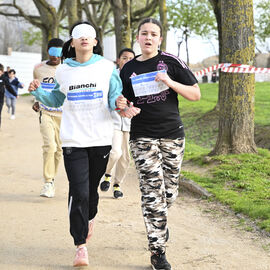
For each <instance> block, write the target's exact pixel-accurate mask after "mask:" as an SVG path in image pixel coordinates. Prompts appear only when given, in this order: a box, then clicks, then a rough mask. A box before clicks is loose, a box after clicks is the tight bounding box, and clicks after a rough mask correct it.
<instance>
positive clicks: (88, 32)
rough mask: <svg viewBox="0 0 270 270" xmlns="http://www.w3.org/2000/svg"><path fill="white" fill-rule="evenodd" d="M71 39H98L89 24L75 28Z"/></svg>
mask: <svg viewBox="0 0 270 270" xmlns="http://www.w3.org/2000/svg"><path fill="white" fill-rule="evenodd" d="M71 37H72V38H76V39H79V38H81V37H91V38H96V30H95V29H94V27H93V26H91V25H89V24H85V23H83V24H79V25H77V26H75V27H74V28H73V30H72V33H71Z"/></svg>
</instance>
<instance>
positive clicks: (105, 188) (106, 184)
mask: <svg viewBox="0 0 270 270" xmlns="http://www.w3.org/2000/svg"><path fill="white" fill-rule="evenodd" d="M110 181H111V177H110V176H105V178H104V181H103V182H101V184H100V189H101V190H102V191H108V190H109V188H110V184H111V183H110Z"/></svg>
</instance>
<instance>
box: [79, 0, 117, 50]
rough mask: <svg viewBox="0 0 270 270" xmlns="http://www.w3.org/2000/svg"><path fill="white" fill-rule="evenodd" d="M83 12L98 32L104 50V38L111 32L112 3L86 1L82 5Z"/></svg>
mask: <svg viewBox="0 0 270 270" xmlns="http://www.w3.org/2000/svg"><path fill="white" fill-rule="evenodd" d="M82 7H83V11H84V12H85V14H86V17H87V20H88V21H89V22H91V23H92V24H93V25H94V27H95V28H96V30H97V35H98V37H99V42H100V45H101V47H102V48H103V37H104V35H105V34H106V33H108V32H110V30H108V27H109V25H110V20H109V19H110V17H109V16H110V15H111V12H112V9H111V5H110V1H109V0H105V1H84V3H83V4H82Z"/></svg>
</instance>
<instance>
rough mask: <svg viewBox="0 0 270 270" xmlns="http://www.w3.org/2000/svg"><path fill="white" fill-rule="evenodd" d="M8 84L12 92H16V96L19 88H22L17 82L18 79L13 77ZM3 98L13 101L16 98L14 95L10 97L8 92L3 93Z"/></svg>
mask: <svg viewBox="0 0 270 270" xmlns="http://www.w3.org/2000/svg"><path fill="white" fill-rule="evenodd" d="M9 84H10V85H11V87H12V88H13V90H14V91H15V92H16V94H17V95H18V89H19V88H23V86H22V84H21V83H20V82H19V80H18V78H17V77H15V78H14V79H13V80H12V81H9ZM5 96H6V97H7V98H11V99H14V98H16V97H15V96H14V95H12V94H11V93H10V92H9V91H7V89H6V91H5Z"/></svg>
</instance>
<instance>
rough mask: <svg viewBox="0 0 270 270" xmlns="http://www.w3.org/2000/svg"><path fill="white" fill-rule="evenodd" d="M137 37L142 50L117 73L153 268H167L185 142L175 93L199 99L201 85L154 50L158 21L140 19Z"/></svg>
mask: <svg viewBox="0 0 270 270" xmlns="http://www.w3.org/2000/svg"><path fill="white" fill-rule="evenodd" d="M137 41H138V43H139V45H140V48H141V51H142V54H141V55H139V56H137V57H135V58H134V59H133V60H131V61H129V62H128V63H126V64H125V66H124V67H123V69H122V70H121V72H120V77H121V79H122V82H123V95H124V96H125V97H126V98H127V99H128V100H129V101H130V102H132V103H133V107H132V106H130V107H129V108H127V110H126V111H122V112H121V114H122V115H124V116H126V117H132V116H133V118H132V120H131V131H130V139H131V140H130V147H131V152H132V156H133V159H134V161H135V164H136V168H137V171H138V174H139V180H140V190H141V193H142V212H143V217H144V221H145V225H146V230H147V236H148V241H149V249H150V251H151V264H152V267H153V269H165V270H166V269H171V266H170V264H169V263H168V261H167V259H166V256H165V244H166V241H167V240H168V236H169V231H168V228H167V215H168V208H169V207H170V206H171V204H172V203H173V201H174V200H175V199H176V197H177V195H178V181H179V175H180V169H181V163H182V160H183V154H184V147H185V138H184V129H183V124H182V121H181V118H180V115H179V110H178V98H177V96H178V94H180V95H181V96H183V97H184V98H186V99H188V100H191V101H196V100H199V99H200V88H199V86H198V85H197V80H196V78H195V77H194V75H193V74H192V72H191V71H190V69H189V68H188V67H187V65H186V64H185V63H184V62H183V61H182V60H180V59H179V58H177V57H175V56H173V55H171V54H168V53H166V52H162V51H159V50H158V48H159V46H160V44H161V41H162V27H161V24H160V23H159V21H157V20H155V19H151V18H147V19H144V20H143V21H142V22H141V23H140V24H139V27H138V35H137ZM138 108H139V109H141V111H140V113H139V114H138V112H139V111H138ZM136 114H137V115H136Z"/></svg>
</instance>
